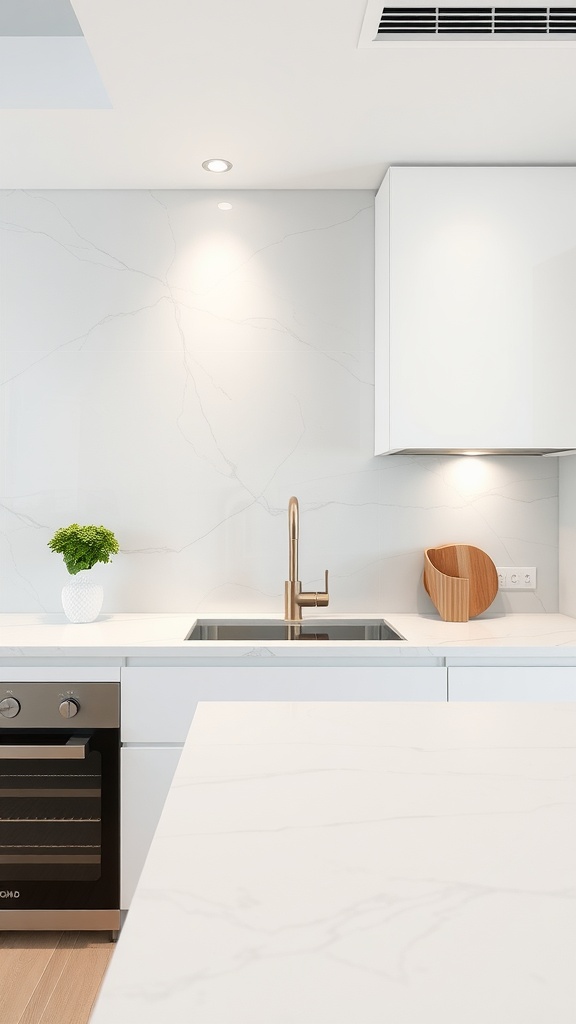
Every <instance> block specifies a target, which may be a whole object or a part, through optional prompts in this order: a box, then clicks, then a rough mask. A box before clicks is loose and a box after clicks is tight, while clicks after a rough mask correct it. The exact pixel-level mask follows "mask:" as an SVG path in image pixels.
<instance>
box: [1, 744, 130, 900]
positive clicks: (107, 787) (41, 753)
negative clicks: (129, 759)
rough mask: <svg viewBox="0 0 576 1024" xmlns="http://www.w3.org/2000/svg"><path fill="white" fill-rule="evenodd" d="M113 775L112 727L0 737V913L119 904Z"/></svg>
mask: <svg viewBox="0 0 576 1024" xmlns="http://www.w3.org/2000/svg"><path fill="white" fill-rule="evenodd" d="M118 769H119V750H118V732H117V730H115V729H110V730H107V729H100V730H96V731H94V730H84V731H82V732H80V731H67V732H65V733H64V732H61V731H60V730H57V731H54V732H52V731H51V732H48V733H47V732H45V731H42V732H40V731H36V730H26V731H25V732H24V731H20V730H10V733H9V735H6V734H5V733H4V734H3V735H1V736H0V895H2V900H1V905H0V909H1V908H7V907H8V906H13V907H16V906H18V907H19V908H22V909H88V908H98V909H105V908H114V907H117V906H118V905H119V904H118V891H119V880H118V874H119V857H118V841H119V821H118V819H119V795H118V789H119V779H118ZM15 892H18V896H14V895H13V896H12V897H11V896H10V895H9V894H10V893H12V894H14V893H15ZM13 900H14V901H15V902H12V901H13Z"/></svg>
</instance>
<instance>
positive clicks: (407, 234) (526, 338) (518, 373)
mask: <svg viewBox="0 0 576 1024" xmlns="http://www.w3.org/2000/svg"><path fill="white" fill-rule="evenodd" d="M375 218H376V223H375V227H376V280H375V285H376V338H375V353H376V373H375V397H376V405H375V427H376V436H375V453H376V454H385V455H392V454H406V455H422V454H431V455H438V454H442V455H460V454H468V455H472V454H476V455H479V454H486V455H542V456H557V455H572V454H574V452H575V450H576V401H575V399H574V388H575V384H576V326H575V325H576V289H575V288H574V281H575V280H576V168H574V167H391V168H390V170H389V171H388V173H387V174H386V176H385V178H384V181H383V183H382V186H381V188H380V190H379V192H378V194H377V196H376V206H375Z"/></svg>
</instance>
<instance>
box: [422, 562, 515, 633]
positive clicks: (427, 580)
mask: <svg viewBox="0 0 576 1024" xmlns="http://www.w3.org/2000/svg"><path fill="white" fill-rule="evenodd" d="M423 582H424V587H425V589H426V592H427V594H429V595H430V598H431V600H432V601H433V603H434V605H435V606H436V608H437V609H438V611H439V612H440V615H441V616H442V618H443V619H444V621H445V622H468V619H472V618H474V616H475V615H480V613H481V612H484V611H486V609H487V608H489V606H490V605H491V604H492V601H493V600H494V598H495V597H496V594H497V593H498V573H497V572H496V566H495V565H494V562H493V561H492V559H491V558H490V557H489V556H488V555H487V554H486V552H485V551H482V550H481V549H480V548H475V547H473V546H472V545H471V544H443V545H442V546H441V547H439V548H426V550H425V551H424V576H423Z"/></svg>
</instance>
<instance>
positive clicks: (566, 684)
mask: <svg viewBox="0 0 576 1024" xmlns="http://www.w3.org/2000/svg"><path fill="white" fill-rule="evenodd" d="M448 700H449V701H456V700H458V701H462V700H465V701H479V700H490V701H492V700H507V701H565V700H570V701H571V700H576V668H569V667H559V668H547V667H546V666H544V667H540V666H534V667H530V666H527V667H526V668H518V667H512V668H480V667H478V668H474V667H470V668H449V669H448Z"/></svg>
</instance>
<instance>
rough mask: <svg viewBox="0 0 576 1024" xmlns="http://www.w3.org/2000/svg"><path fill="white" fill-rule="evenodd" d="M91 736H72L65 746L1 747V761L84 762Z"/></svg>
mask: <svg viewBox="0 0 576 1024" xmlns="http://www.w3.org/2000/svg"><path fill="white" fill-rule="evenodd" d="M89 747H90V737H89V736H71V737H70V739H69V740H67V742H66V744H65V745H64V746H37V747H35V746H33V745H30V746H24V745H22V746H15V747H9V746H2V745H0V759H2V758H10V759H11V760H20V759H22V760H23V759H24V758H42V757H43V758H46V760H50V761H62V760H66V761H68V760H70V759H71V758H73V759H74V760H75V761H80V760H84V758H85V757H87V755H88V754H89V752H90V750H89Z"/></svg>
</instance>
